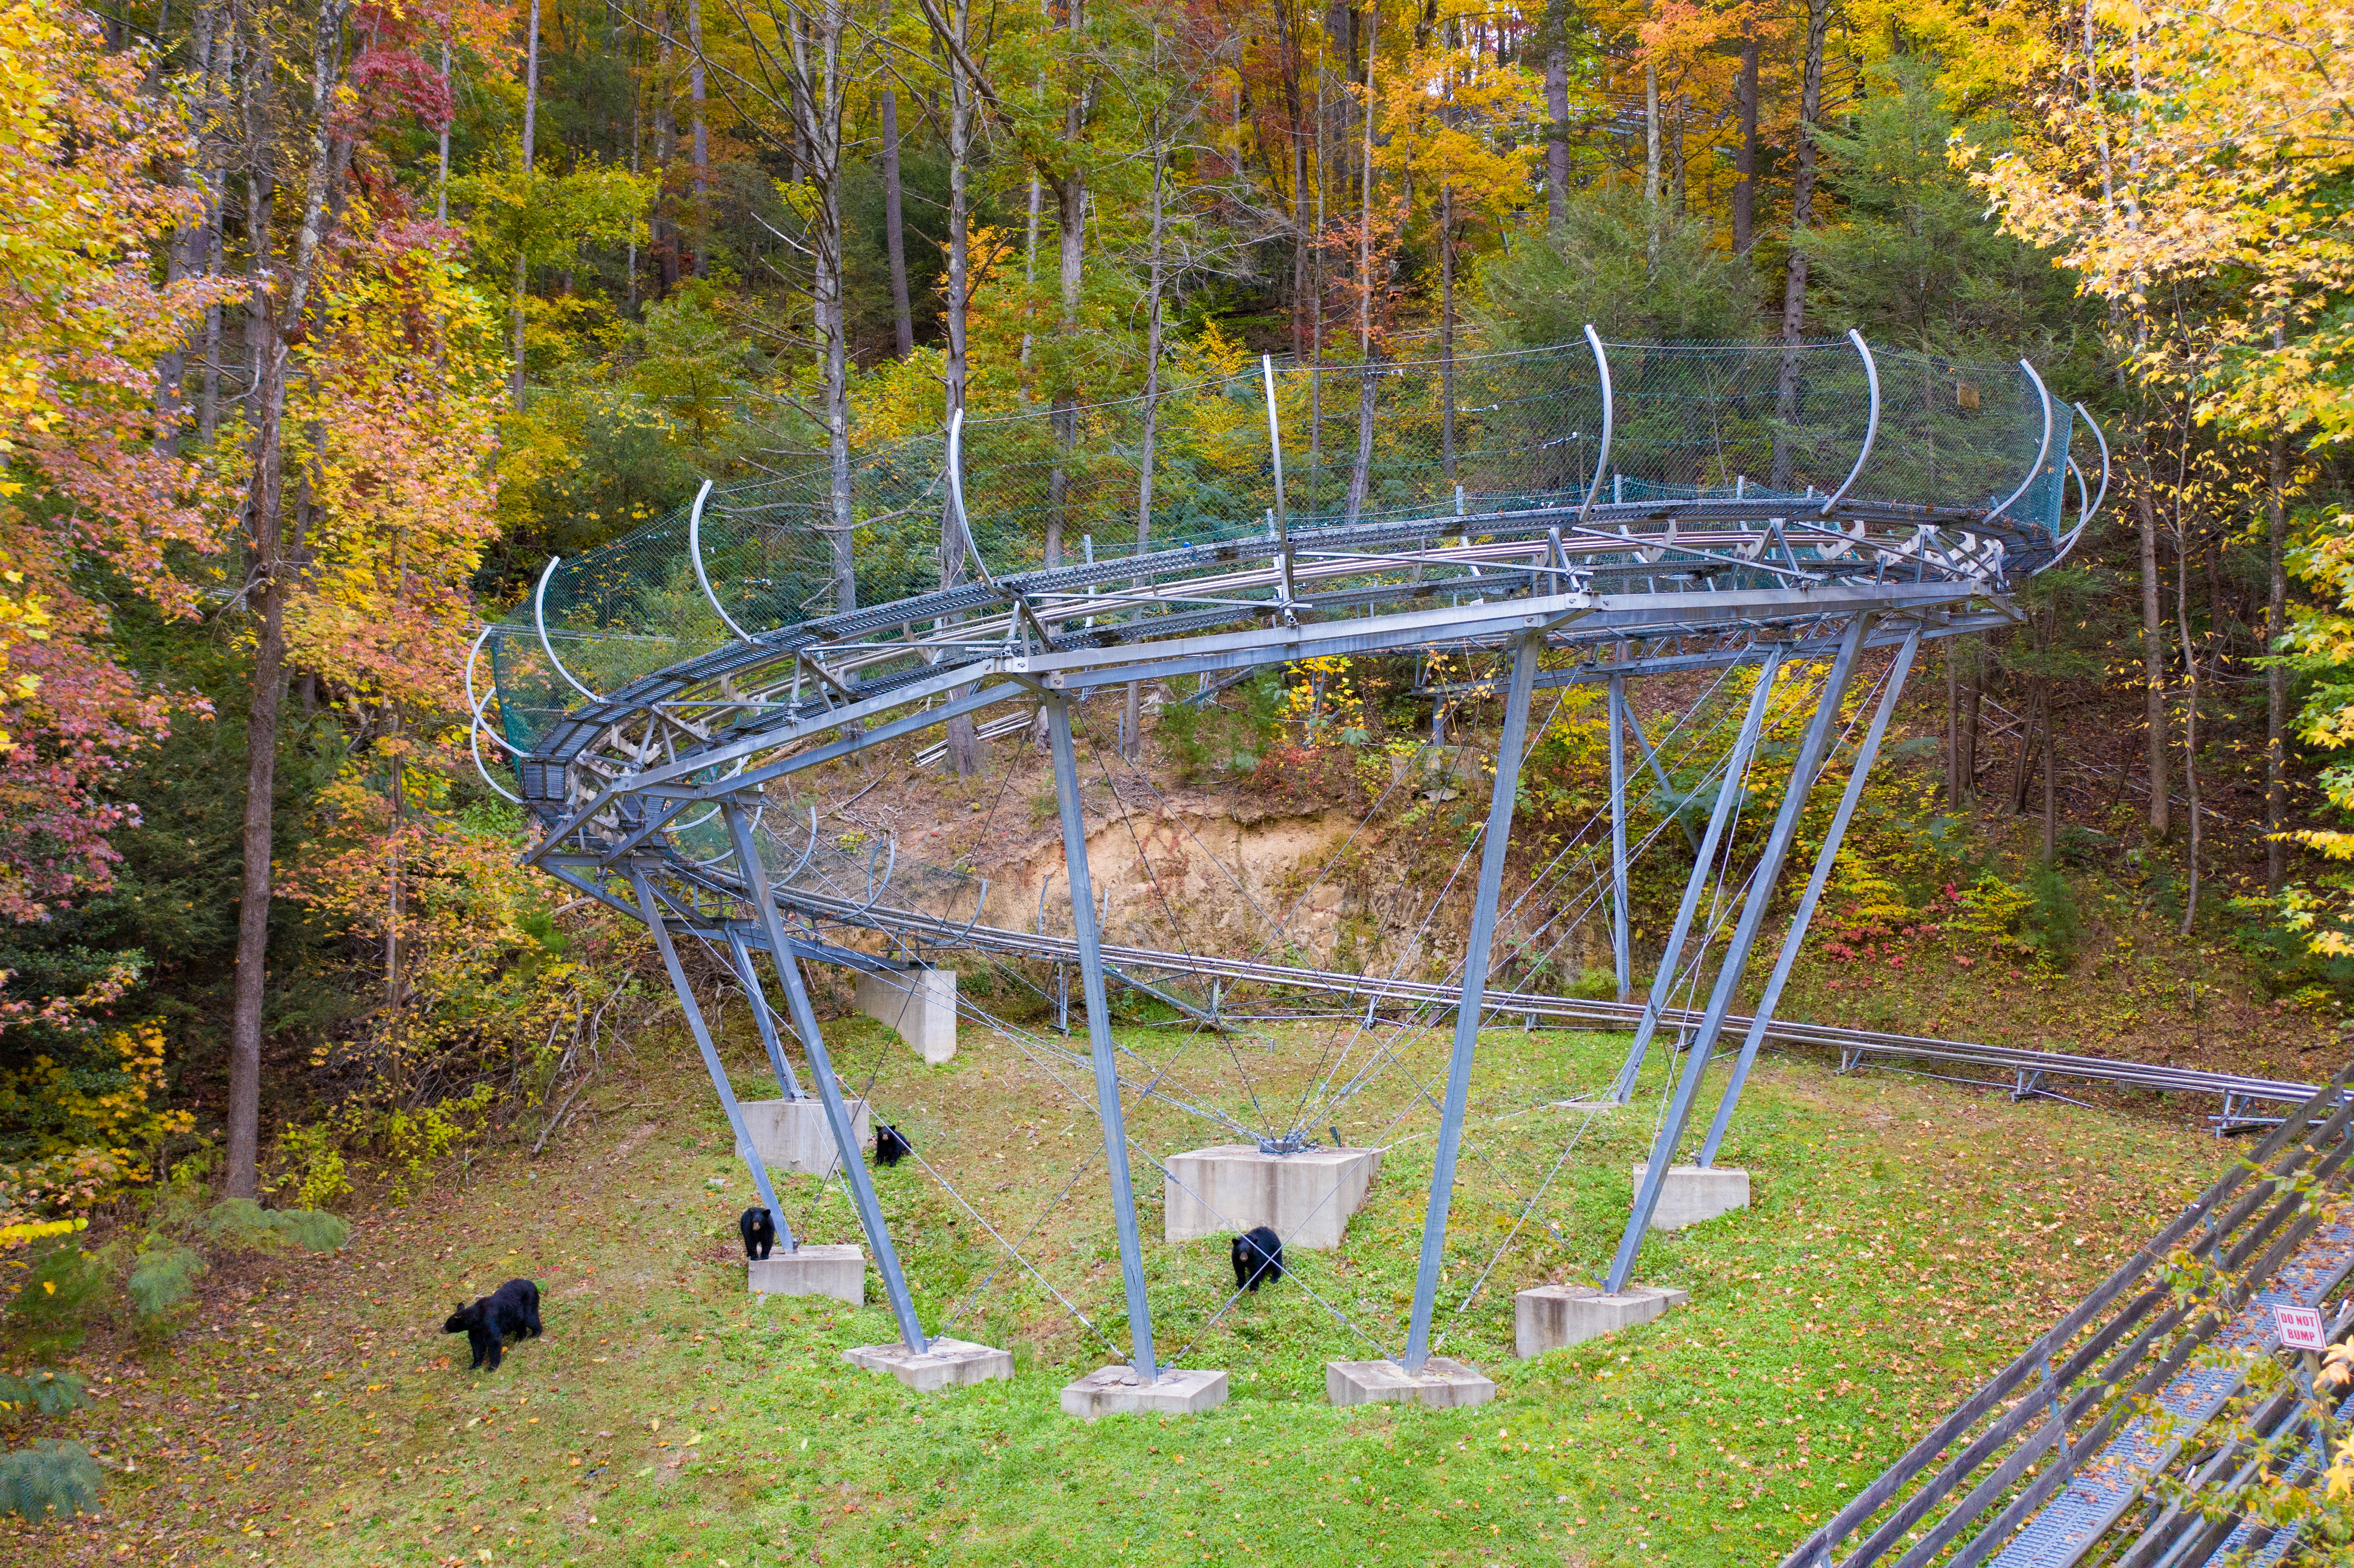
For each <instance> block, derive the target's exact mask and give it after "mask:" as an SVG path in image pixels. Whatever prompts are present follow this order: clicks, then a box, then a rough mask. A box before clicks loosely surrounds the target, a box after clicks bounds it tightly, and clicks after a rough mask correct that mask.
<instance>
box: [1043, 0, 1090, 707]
mask: <svg viewBox="0 0 2354 1568" xmlns="http://www.w3.org/2000/svg"><path fill="white" fill-rule="evenodd" d="M1064 30H1065V31H1066V33H1068V34H1069V35H1070V37H1069V48H1070V50H1071V52H1072V54H1073V56H1074V57H1075V58H1076V55H1077V54H1078V51H1079V48H1080V39H1081V37H1083V36H1084V35H1085V33H1086V31H1087V11H1086V7H1085V3H1084V0H1071V4H1070V10H1069V12H1068V20H1067V21H1066V24H1065V27H1064ZM1075 74H1076V73H1075ZM1087 93H1088V88H1087V84H1086V82H1085V80H1084V79H1080V80H1075V81H1074V82H1073V83H1072V86H1071V97H1070V102H1069V103H1068V104H1067V105H1066V106H1065V108H1064V111H1063V142H1064V145H1065V146H1066V148H1068V149H1071V150H1073V151H1074V152H1076V149H1077V147H1078V145H1079V140H1080V137H1081V136H1082V135H1083V134H1084V133H1085V132H1086V131H1087ZM1055 223H1056V225H1057V227H1058V228H1059V229H1060V230H1061V232H1060V233H1059V234H1058V235H1057V236H1056V238H1057V241H1058V245H1057V254H1058V259H1059V260H1060V262H1061V270H1060V277H1059V279H1058V281H1059V282H1060V283H1061V285H1062V299H1063V314H1062V320H1061V323H1060V324H1061V329H1062V334H1063V338H1064V341H1065V344H1066V346H1067V344H1068V343H1069V341H1070V339H1071V338H1072V337H1073V336H1075V335H1076V334H1077V332H1078V330H1079V285H1080V283H1081V281H1083V278H1084V272H1083V270H1082V267H1083V263H1084V262H1085V261H1086V260H1087V172H1086V170H1085V169H1084V168H1082V167H1081V166H1079V165H1078V164H1076V163H1075V164H1073V165H1072V167H1071V168H1070V170H1069V172H1067V173H1066V174H1065V175H1063V176H1062V178H1061V179H1060V180H1059V181H1057V182H1055ZM1054 427H1055V450H1056V452H1057V453H1067V452H1068V451H1070V450H1071V449H1072V448H1073V447H1074V446H1076V445H1077V443H1078V439H1079V399H1078V391H1077V388H1076V387H1073V386H1072V385H1071V384H1070V380H1069V375H1068V372H1067V371H1066V370H1065V369H1063V368H1060V367H1058V368H1057V369H1056V371H1055V414H1054ZM1070 482H1071V480H1070V474H1069V472H1068V471H1066V468H1065V466H1064V462H1063V461H1062V460H1061V459H1059V458H1058V460H1057V461H1056V462H1055V468H1054V471H1053V472H1051V473H1049V474H1048V475H1047V476H1046V551H1045V555H1046V565H1047V566H1049V567H1058V566H1060V565H1062V564H1063V550H1064V547H1065V541H1064V538H1063V524H1064V521H1065V518H1064V510H1065V508H1066V506H1067V505H1068V504H1069V501H1070ZM1045 718H1046V714H1045V710H1044V708H1041V709H1040V710H1039V713H1038V719H1039V726H1040V733H1041V734H1042V735H1043V734H1044V726H1045Z"/></svg>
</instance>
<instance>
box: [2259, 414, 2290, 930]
mask: <svg viewBox="0 0 2354 1568" xmlns="http://www.w3.org/2000/svg"><path fill="white" fill-rule="evenodd" d="M2270 455H2271V459H2272V461H2271V464H2270V467H2271V473H2270V475H2269V476H2268V477H2269V478H2270V480H2271V485H2270V489H2269V491H2268V493H2266V495H2265V497H2264V532H2265V558H2264V579H2265V580H2264V652H2267V653H2271V654H2275V655H2277V654H2278V653H2279V652H2280V651H2281V639H2282V638H2284V637H2285V636H2286V635H2287V634H2288V577H2287V575H2286V571H2285V559H2286V556H2287V553H2288V506H2287V499H2286V494H2285V492H2286V490H2287V487H2288V438H2287V437H2286V436H2285V435H2277V436H2274V438H2273V447H2272V452H2271V454H2270ZM2287 764H2288V671H2287V670H2286V669H2285V668H2284V667H2282V666H2281V665H2279V664H2274V665H2273V666H2271V667H2270V668H2268V669H2267V670H2265V671H2264V835H2265V836H2264V889H2265V891H2266V892H2268V893H2274V894H2277V893H2278V892H2280V890H2281V884H2282V883H2283V882H2285V881H2286V880H2287V877H2288V866H2287V859H2288V857H2287V854H2286V853H2285V849H2286V846H2285V845H2284V844H2283V843H2282V842H2281V841H2280V833H2281V830H2282V829H2283V828H2284V827H2285V826H2286V823H2287V816H2288V767H2287Z"/></svg>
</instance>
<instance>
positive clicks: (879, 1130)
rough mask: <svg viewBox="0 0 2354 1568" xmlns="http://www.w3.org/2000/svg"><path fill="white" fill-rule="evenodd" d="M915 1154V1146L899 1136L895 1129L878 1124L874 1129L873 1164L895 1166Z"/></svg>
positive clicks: (897, 1130)
mask: <svg viewBox="0 0 2354 1568" xmlns="http://www.w3.org/2000/svg"><path fill="white" fill-rule="evenodd" d="M915 1152H916V1146H915V1145H914V1144H912V1143H910V1142H908V1141H907V1139H906V1138H905V1137H903V1136H902V1135H901V1134H900V1131H899V1129H898V1128H896V1127H892V1126H890V1125H888V1124H887V1123H885V1124H880V1125H878V1126H876V1128H875V1164H877V1165H896V1164H898V1163H899V1161H900V1160H905V1159H906V1158H907V1156H908V1155H910V1154H913V1153H915Z"/></svg>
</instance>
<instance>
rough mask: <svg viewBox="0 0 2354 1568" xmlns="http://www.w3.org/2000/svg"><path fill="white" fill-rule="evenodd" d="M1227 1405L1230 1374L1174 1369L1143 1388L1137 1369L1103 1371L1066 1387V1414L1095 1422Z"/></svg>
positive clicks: (1098, 1371)
mask: <svg viewBox="0 0 2354 1568" xmlns="http://www.w3.org/2000/svg"><path fill="white" fill-rule="evenodd" d="M1225 1402H1226V1374H1225V1373H1224V1372H1203V1371H1200V1370H1198V1369H1193V1368H1187V1367H1171V1368H1170V1369H1169V1370H1168V1371H1167V1372H1162V1373H1161V1381H1160V1382H1158V1383H1152V1384H1150V1385H1149V1386H1143V1387H1140V1386H1139V1385H1138V1383H1137V1381H1136V1369H1135V1368H1133V1367H1099V1368H1097V1370H1096V1371H1094V1372H1089V1373H1087V1376H1085V1377H1083V1378H1081V1379H1079V1381H1078V1382H1076V1383H1066V1384H1065V1385H1064V1386H1063V1414H1066V1415H1076V1416H1078V1417H1079V1418H1081V1419H1082V1420H1086V1421H1093V1420H1095V1419H1096V1418H1097V1416H1102V1415H1193V1414H1197V1413H1199V1412H1201V1411H1204V1410H1215V1409H1216V1408H1217V1407H1218V1406H1220V1405H1221V1404H1225Z"/></svg>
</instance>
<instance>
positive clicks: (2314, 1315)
mask: <svg viewBox="0 0 2354 1568" xmlns="http://www.w3.org/2000/svg"><path fill="white" fill-rule="evenodd" d="M2273 1326H2274V1328H2276V1329H2278V1330H2280V1342H2281V1349H2283V1350H2285V1351H2319V1350H2327V1348H2328V1341H2327V1340H2324V1339H2323V1338H2322V1337H2321V1314H2320V1313H2319V1312H2318V1311H2317V1310H2315V1309H2314V1308H2311V1307H2275V1308H2273Z"/></svg>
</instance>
